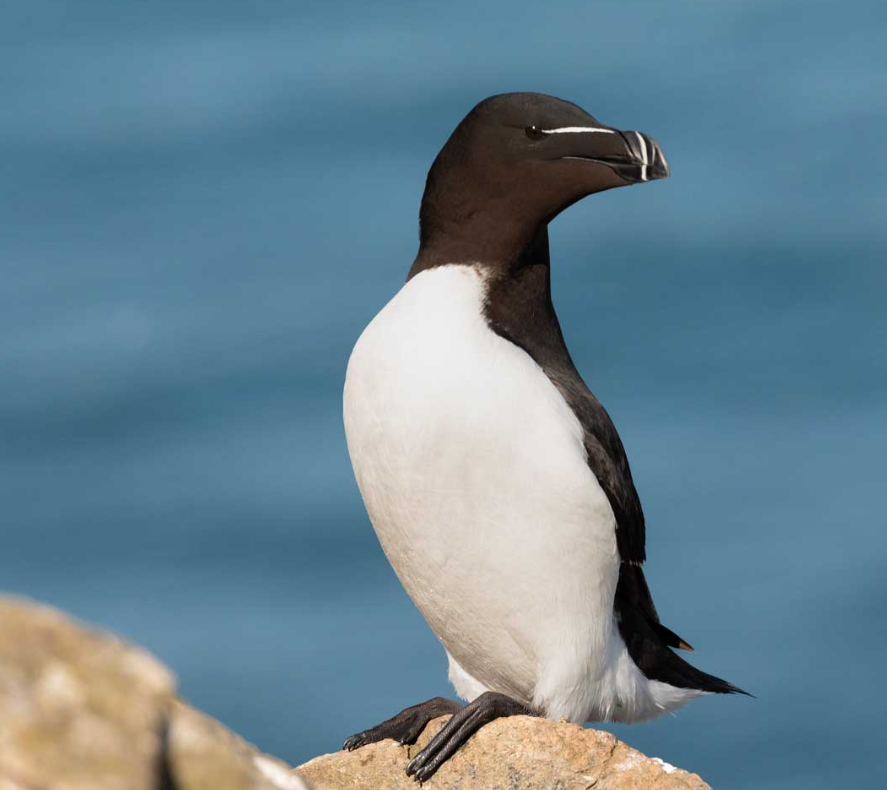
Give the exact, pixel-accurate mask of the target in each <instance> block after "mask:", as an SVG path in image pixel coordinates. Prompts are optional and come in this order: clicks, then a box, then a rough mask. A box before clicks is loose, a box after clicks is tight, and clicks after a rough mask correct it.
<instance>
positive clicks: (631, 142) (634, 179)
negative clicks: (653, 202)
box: [604, 132, 669, 184]
mask: <svg viewBox="0 0 887 790" xmlns="http://www.w3.org/2000/svg"><path fill="white" fill-rule="evenodd" d="M619 135H620V136H621V137H622V139H623V141H624V142H625V145H626V147H627V148H628V152H629V162H627V163H617V164H615V165H613V164H610V163H608V162H604V164H609V165H610V167H612V168H613V170H615V171H616V173H617V175H619V176H620V177H621V178H624V179H625V180H626V181H628V182H630V183H632V184H636V183H638V182H641V181H654V180H655V179H657V178H668V176H669V170H668V161H667V160H666V159H665V154H663V153H662V149H661V148H660V147H659V143H657V142H656V141H655V140H654V139H653V138H652V137H650V136H649V135H646V134H642V133H641V132H619Z"/></svg>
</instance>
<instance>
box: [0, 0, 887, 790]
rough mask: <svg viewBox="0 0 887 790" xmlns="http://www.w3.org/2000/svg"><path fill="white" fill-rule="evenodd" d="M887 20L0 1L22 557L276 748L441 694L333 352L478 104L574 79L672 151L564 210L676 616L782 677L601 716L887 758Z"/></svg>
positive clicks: (677, 740) (670, 738) (7, 576)
mask: <svg viewBox="0 0 887 790" xmlns="http://www.w3.org/2000/svg"><path fill="white" fill-rule="evenodd" d="M885 26H887V10H885V6H884V5H883V3H880V2H874V1H871V2H866V1H865V0H855V1H854V2H844V3H834V2H832V3H827V2H819V1H818V0H804V2H777V1H776V0H773V1H771V0H767V1H766V2H765V1H764V0H743V1H742V2H740V1H739V0H736V1H734V2H727V1H726V0H721V1H716V2H709V1H706V2H703V0H678V1H677V2H668V3H664V2H653V0H650V1H649V2H640V1H638V0H631V1H630V2H625V1H623V2H618V3H617V2H607V3H603V2H587V1H585V2H553V3H538V2H536V3H530V2H515V0H510V1H509V2H504V1H498V2H489V3H482V4H479V3H473V2H471V3H469V2H450V3H427V2H411V3H407V2H384V3H382V2H380V3H350V4H333V3H324V2H305V0H290V1H289V2H282V0H281V1H275V0H266V1H265V2H259V3H243V2H233V1H232V0H212V1H211V2H210V1H209V0H206V1H205V2H203V1H196V0H191V1H190V2H178V1H177V2H172V1H171V0H154V1H153V2H151V3H133V2H129V3H127V2H119V0H118V1H117V2H111V1H110V0H107V1H106V2H101V1H100V0H79V1H78V2H77V3H71V2H65V1H63V0H28V2H18V3H10V4H5V5H4V7H3V10H2V12H0V43H2V47H0V82H2V86H3V90H2V94H0V95H2V111H0V115H2V118H0V171H2V178H0V225H2V232H0V267H2V272H0V275H2V277H0V370H2V384H3V386H2V388H0V503H2V521H0V538H2V544H0V545H2V550H0V587H2V588H5V589H6V590H10V591H14V592H17V593H21V594H27V595H31V596H34V597H36V598H38V599H40V600H43V601H47V602H51V603H53V604H56V605H58V606H61V607H63V608H64V609H66V610H68V611H70V612H73V613H74V614H76V615H78V616H80V617H83V618H86V619H88V620H90V621H94V622H96V623H100V624H103V625H105V626H108V627H110V628H113V629H115V630H117V631H119V632H121V633H123V634H125V635H127V636H128V637H130V638H132V639H134V640H136V641H137V642H139V643H141V644H143V645H145V646H147V647H148V648H149V649H150V650H152V651H153V652H154V653H156V654H157V655H158V656H160V657H161V658H162V659H163V660H164V661H166V662H167V663H168V664H169V665H170V666H171V667H172V668H173V669H174V670H175V672H176V673H177V674H178V676H179V678H180V681H181V690H182V693H183V694H184V695H185V696H186V697H187V698H188V699H190V700H191V701H192V702H193V703H194V704H196V705H198V706H200V707H201V708H204V709H205V710H207V711H209V712H210V713H211V714H213V715H215V716H217V717H219V718H220V719H221V720H222V721H224V722H225V723H227V724H228V725H230V726H231V727H233V728H234V729H235V730H237V731H238V732H239V733H241V734H243V735H244V736H245V737H246V738H248V739H250V740H252V741H255V742H256V743H258V744H259V745H260V746H261V747H262V748H263V749H265V750H267V751H270V752H273V753H275V754H278V755H280V756H281V757H283V758H285V759H287V760H289V761H290V762H292V763H299V762H300V761H303V760H305V759H307V758H309V757H311V756H313V755H315V754H318V753H321V752H326V751H331V750H334V749H336V748H337V747H338V746H339V744H340V743H341V740H342V738H343V737H344V736H346V735H348V734H350V733H351V732H353V731H355V730H357V729H361V728H363V727H365V726H368V725H370V724H373V723H375V722H377V721H379V720H381V719H382V718H385V717H387V716H389V715H391V714H392V713H393V712H395V711H397V710H399V709H400V708H401V707H403V706H405V705H408V704H412V703H415V702H417V701H419V700H422V699H426V698H428V697H431V696H434V695H437V694H449V693H450V689H449V687H448V685H447V681H446V669H445V660H444V655H443V650H442V649H441V647H440V646H439V644H438V643H437V641H436V640H435V638H434V636H433V635H432V633H431V632H430V631H429V629H428V628H427V626H426V625H425V624H424V622H423V620H422V619H421V617H420V616H419V615H418V613H417V612H416V610H415V609H414V608H413V606H412V604H411V603H410V601H409V600H408V598H407V597H406V595H405V594H404V592H403V591H402V589H401V588H400V585H399V584H398V582H397V580H396V578H395V576H394V574H393V573H392V572H391V570H390V569H389V567H388V565H387V563H386V561H385V558H384V556H383V554H382V552H381V550H380V549H379V547H378V545H377V543H376V540H375V537H374V534H373V532H372V529H371V527H370V525H369V523H368V521H367V518H366V516H365V513H364V511H363V508H362V505H361V501H360V498H359V495H358V492H357V489H356V486H355V484H354V480H353V478H352V474H351V469H350V465H349V462H348V458H347V454H346V449H345V443H344V437H343V431H342V426H341V400H340V398H341V388H342V381H343V376H344V370H345V365H346V361H347V358H348V354H349V351H350V349H351V347H352V345H353V343H354V341H355V339H356V338H357V336H358V334H359V333H360V331H361V329H362V328H363V327H364V326H365V325H366V323H367V322H368V321H369V319H370V318H371V317H372V316H373V315H374V314H375V312H376V311H378V310H379V308H380V307H381V306H382V305H383V304H384V303H385V302H386V301H387V300H388V299H389V298H390V297H391V296H392V294H394V292H395V291H396V290H397V288H398V287H399V286H400V284H401V283H402V281H403V278H404V275H405V273H406V270H407V268H408V267H409V265H410V263H411V260H412V257H413V255H414V253H415V249H416V241H417V222H416V214H417V210H418V201H419V196H420V194H421V190H422V186H423V179H424V176H425V172H426V170H427V167H428V165H429V163H430V162H431V160H432V158H433V157H434V155H435V153H436V152H437V150H438V148H439V147H440V145H441V144H442V143H443V141H444V140H445V139H446V136H447V135H448V134H449V132H450V130H451V128H452V127H453V125H454V124H455V123H456V122H457V121H458V120H459V119H460V118H461V117H462V115H463V114H464V113H465V112H466V111H467V110H468V109H470V107H471V106H472V105H473V104H474V103H475V102H476V101H477V100H479V99H481V98H483V97H484V96H486V95H488V94H491V93H495V92H500V91H506V90H539V91H544V92H548V93H553V94H555V95H559V96H562V97H565V98H569V99H571V100H573V101H575V102H577V103H579V104H580V105H582V106H583V107H585V108H586V109H588V110H590V111H591V112H592V113H594V114H595V115H597V116H598V117H599V118H600V119H601V120H603V121H605V122H606V123H609V124H613V125H616V126H621V127H623V128H630V129H640V130H643V131H646V132H649V133H650V134H652V135H653V136H655V137H656V138H657V139H658V140H659V142H660V143H661V144H662V146H663V148H664V150H665V151H666V154H667V156H668V158H669V160H670V162H671V165H672V169H673V178H672V179H671V180H669V181H666V182H658V183H655V184H652V185H648V186H643V187H638V188H634V189H623V190H617V191H613V192H609V193H607V194H605V195H599V196H596V197H593V198H590V199H588V200H587V201H584V202H582V203H580V204H579V205H577V206H575V207H574V208H572V209H570V210H569V211H568V212H567V213H566V214H565V215H564V216H563V217H561V218H559V219H558V220H557V221H556V222H555V223H554V224H553V226H552V229H551V238H552V257H553V262H554V266H553V276H554V291H555V293H554V297H555V303H556V305H557V308H558V310H559V314H560V316H561V320H562V323H563V325H564V330H565V333H566V336H567V340H568V342H569V344H570V347H571V349H572V351H573V354H574V357H575V358H576V361H577V364H578V366H579V368H580V370H581V371H582V372H583V374H584V375H585V377H586V379H587V380H588V381H589V383H590V384H591V386H592V388H593V389H594V391H595V392H596V393H597V395H598V396H599V397H600V398H601V400H602V401H603V402H604V403H605V404H606V405H607V406H608V408H609V410H610V412H611V414H612V415H613V417H614V420H615V421H616V424H617V426H618V427H619V430H620V432H621V434H622V437H623V439H624V441H625V444H626V446H627V448H628V452H629V456H630V458H631V461H632V466H633V470H634V473H635V478H636V481H637V483H638V487H639V489H640V492H641V496H642V500H643V503H644V506H645V509H646V512H647V516H648V523H649V527H648V530H649V541H648V549H649V557H650V560H649V564H648V568H649V570H648V578H649V580H650V584H651V586H652V589H653V591H654V595H655V598H656V601H657V604H658V606H659V609H660V612H661V614H662V615H663V620H664V621H665V622H666V623H667V624H668V625H669V626H671V627H673V628H674V629H675V630H676V631H678V632H679V633H680V634H681V635H683V636H685V637H686V638H687V639H688V640H689V641H690V642H691V643H693V644H694V645H695V646H696V647H697V652H696V654H695V656H694V660H695V662H696V663H697V664H698V665H699V666H700V667H702V668H704V669H706V670H709V671H712V672H715V673H716V674H719V675H722V676H724V677H726V678H728V679H730V680H732V681H734V682H735V683H737V684H739V685H741V686H743V687H745V688H747V689H749V690H750V691H752V692H754V693H755V694H756V695H757V699H755V700H751V699H747V698H714V699H705V700H700V701H697V702H695V703H693V704H692V705H691V706H689V707H688V708H687V709H685V710H683V711H681V712H680V713H679V714H678V715H677V716H676V717H666V718H665V719H664V720H661V721H658V722H655V723H651V724H647V725H640V726H636V727H633V728H626V727H614V728H612V729H613V730H614V731H615V732H617V734H618V735H619V736H620V737H623V738H625V739H627V740H628V741H629V742H630V743H631V744H633V745H635V746H637V747H638V748H640V749H642V750H644V751H646V752H647V753H650V754H654V755H659V756H661V757H663V758H665V759H666V760H668V761H670V762H673V763H675V764H677V765H680V766H682V767H686V768H689V769H692V770H695V771H698V772H700V773H701V774H702V775H703V776H704V777H705V778H706V779H707V780H708V781H709V782H711V783H712V784H713V785H714V786H715V787H716V788H719V790H728V789H735V790H738V789H740V788H755V790H764V789H765V788H774V789H775V788H779V790H789V789H791V788H805V790H815V789H817V788H834V787H842V786H855V785H857V784H859V785H861V786H874V784H879V783H880V781H881V780H882V779H883V776H884V773H885V771H887V751H885V750H884V748H883V738H884V727H883V718H884V709H885V703H887V699H885V696H887V695H885V692H884V688H883V676H884V656H885V654H887V627H885V625H887V623H885V602H887V595H885V592H887V583H885V570H887V555H885V550H887V530H885V526H887V525H885V515H884V514H885V510H887V495H885V491H887V485H885V460H887V459H885V437H887V351H885V340H887V309H885V308H887V270H885V253H887V223H885V216H887V189H885V181H887V156H885V146H884V143H885V139H887V54H885V53H887V47H885V46H884V30H885ZM878 777H880V779H878Z"/></svg>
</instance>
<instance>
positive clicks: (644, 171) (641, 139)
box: [635, 132, 649, 181]
mask: <svg viewBox="0 0 887 790" xmlns="http://www.w3.org/2000/svg"><path fill="white" fill-rule="evenodd" d="M635 135H637V138H638V142H639V143H640V144H641V156H642V157H643V164H642V165H641V181H646V180H647V162H648V161H649V160H648V158H647V142H646V140H644V136H643V135H642V134H640V133H638V132H635Z"/></svg>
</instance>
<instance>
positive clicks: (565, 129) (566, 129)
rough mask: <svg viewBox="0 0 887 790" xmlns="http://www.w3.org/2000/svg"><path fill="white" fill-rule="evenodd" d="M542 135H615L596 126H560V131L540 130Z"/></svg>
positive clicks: (611, 131)
mask: <svg viewBox="0 0 887 790" xmlns="http://www.w3.org/2000/svg"><path fill="white" fill-rule="evenodd" d="M539 131H540V132H542V134H576V133H577V132H598V133H599V134H616V132H614V131H613V130H612V129H600V128H598V127H597V126H561V127H560V129H540V130H539Z"/></svg>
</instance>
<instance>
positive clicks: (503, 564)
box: [344, 93, 745, 782]
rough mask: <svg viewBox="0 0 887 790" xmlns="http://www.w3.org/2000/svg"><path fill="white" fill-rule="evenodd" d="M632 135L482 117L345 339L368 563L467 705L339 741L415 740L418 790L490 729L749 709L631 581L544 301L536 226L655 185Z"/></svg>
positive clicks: (561, 120)
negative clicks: (382, 569) (724, 703)
mask: <svg viewBox="0 0 887 790" xmlns="http://www.w3.org/2000/svg"><path fill="white" fill-rule="evenodd" d="M668 174H669V168H668V164H667V162H666V159H665V156H664V155H663V153H662V150H661V149H660V147H659V145H658V144H657V143H656V142H655V141H654V140H653V139H652V138H651V137H649V136H648V135H646V134H642V133H640V132H633V131H620V130H619V129H616V128H614V127H611V126H607V125H606V124H603V123H601V122H600V121H598V120H597V119H596V118H594V117H592V116H591V115H589V114H588V113H587V112H585V111H584V110H582V109H581V108H580V107H578V106H577V105H575V104H572V103H570V102H567V101H563V100H561V99H557V98H554V97H552V96H547V95H544V94H539V93H506V94H500V95H497V96H492V97H490V98H488V99H485V100H484V101H482V102H481V103H480V104H478V105H477V106H476V107H475V108H474V109H473V110H471V112H470V113H468V115H467V116H466V117H465V118H464V120H463V121H462V122H461V123H460V124H459V125H458V126H457V127H456V129H455V131H454V132H453V133H452V135H451V136H450V138H449V139H448V140H447V142H446V144H445V145H444V147H443V148H442V149H441V151H440V153H439V154H438V156H437V158H436V159H435V160H434V163H433V165H432V166H431V170H430V171H429V173H428V179H427V182H426V185H425V192H424V194H423V196H422V204H421V210H420V245H419V252H418V255H417V257H416V259H415V261H414V263H413V265H412V268H411V269H410V270H409V275H408V277H407V281H406V283H405V285H404V286H403V287H402V288H401V290H400V291H399V292H398V293H397V294H396V295H395V297H394V298H393V299H392V300H391V301H390V302H389V303H388V304H387V305H386V306H385V308H384V309H383V310H382V311H381V312H380V313H379V314H378V315H377V316H376V317H375V318H374V319H373V320H372V322H371V323H370V324H369V326H368V327H367V328H366V329H365V330H364V332H363V333H362V334H361V336H360V339H359V340H358V341H357V344H356V345H355V347H354V351H353V352H352V354H351V359H350V361H349V363H348V371H347V375H346V380H345V392H344V421H345V431H346V435H347V440H348V451H349V454H350V456H351V462H352V464H353V466H354V472H355V476H356V478H357V483H358V486H359V488H360V491H361V494H362V496H363V500H364V503H365V504H366V508H367V511H368V513H369V516H370V520H371V521H372V523H373V526H374V528H375V530H376V534H377V535H378V537H379V541H380V543H381V545H382V548H383V549H384V551H385V554H386V556H387V557H388V560H389V561H390V562H391V565H392V567H393V568H394V571H395V572H396V573H397V576H398V578H399V579H400V581H401V583H402V584H403V586H404V588H405V589H406V591H407V593H409V595H410V597H411V598H412V600H413V602H414V603H415V604H416V606H417V607H418V608H419V611H421V612H422V614H423V615H424V617H425V619H426V620H427V621H428V624H429V625H430V626H431V628H432V630H433V631H434V633H435V634H436V635H437V637H438V638H439V639H440V641H441V642H442V643H443V646H444V648H445V649H446V652H447V657H448V659H449V678H450V681H451V682H452V684H453V686H454V688H455V690H456V693H457V694H458V695H459V697H461V698H462V699H464V700H466V701H467V703H468V704H466V705H465V706H464V707H463V706H461V705H460V704H458V703H456V702H454V701H451V700H447V699H443V698H440V697H438V698H435V699H432V700H429V701H427V702H424V703H421V704H419V705H415V706H413V707H410V708H407V709H406V710H404V711H402V712H401V713H398V714H397V715H396V716H394V717H393V718H391V719H388V720H387V721H385V722H383V723H381V724H379V725H378V726H376V727H373V728H371V729H369V730H366V731H364V732H360V733H358V734H356V735H353V736H352V737H350V738H348V740H346V741H345V744H344V747H345V748H346V749H349V750H350V749H355V748H358V747H360V746H363V745H365V744H368V743H372V742H374V741H378V740H381V739H383V738H394V739H396V740H398V741H400V742H401V743H414V742H415V740H416V738H417V737H418V735H419V733H420V732H421V731H422V729H423V728H424V727H425V725H426V724H427V723H428V721H430V720H431V719H432V718H434V717H436V716H439V715H441V714H445V713H449V714H453V715H452V717H451V718H450V720H449V721H448V722H447V724H446V725H445V726H444V727H443V728H442V729H441V731H440V732H439V733H438V734H437V735H436V736H435V737H434V738H433V739H432V741H431V742H430V743H429V744H428V746H426V747H425V748H424V749H423V750H422V751H421V752H419V754H418V755H417V756H416V757H415V758H414V759H413V760H412V762H411V763H410V764H409V766H408V767H407V774H409V775H411V776H413V777H414V778H415V779H417V780H419V781H420V782H421V781H424V780H426V779H428V778H429V777H430V776H432V775H433V774H434V772H435V771H436V770H437V769H438V768H439V767H440V766H441V765H442V764H443V763H444V762H445V761H446V760H447V759H448V758H449V757H450V756H451V755H452V754H453V753H454V752H456V750H457V749H458V748H459V747H460V746H461V745H462V744H464V743H465V741H466V740H468V738H469V737H470V736H471V735H472V734H473V733H474V732H476V731H477V730H478V729H479V728H480V727H482V726H483V725H484V724H486V723H487V722H490V721H492V720H493V719H495V718H498V717H501V716H511V715H515V714H527V715H535V716H545V717H547V718H550V719H566V720H568V721H571V722H576V723H584V722H587V721H618V722H639V721H645V720H647V719H651V718H654V717H656V716H659V715H661V714H663V713H666V712H668V711H672V710H675V709H676V708H679V707H680V706H682V705H683V704H685V703H686V702H687V701H688V700H690V699H692V698H694V697H699V696H701V695H704V694H710V693H720V694H729V693H745V692H743V691H742V690H741V689H739V688H737V687H736V686H734V685H732V684H730V683H728V682H726V681H725V680H721V679H720V678H717V677H714V676H713V675H709V674H706V673H705V672H702V671H700V670H698V669H696V668H695V667H693V666H691V665H690V664H688V663H687V662H686V661H684V660H683V659H682V658H680V657H679V656H678V655H677V654H675V653H674V652H673V651H672V648H681V649H685V650H692V648H691V647H690V646H689V645H688V644H687V643H686V642H685V641H684V640H683V639H681V638H680V637H679V636H678V635H677V634H675V633H674V632H673V631H671V630H669V629H668V628H666V627H665V626H664V625H663V624H662V623H661V622H660V620H659V615H658V614H657V612H656V608H655V606H654V605H653V600H652V598H651V596H650V590H649V588H648V586H647V583H646V580H645V579H644V572H643V569H642V565H643V563H644V560H645V559H646V554H645V536H644V531H645V526H644V513H643V510H642V509H641V503H640V499H639V498H638V494H637V491H636V490H635V486H634V483H633V481H632V477H631V470H630V468H629V464H628V459H627V457H626V454H625V449H624V448H623V446H622V441H621V440H620V438H619V434H618V433H617V432H616V428H615V427H614V425H613V422H612V421H611V419H610V417H609V415H608V414H607V412H606V411H605V409H604V407H603V406H602V405H601V404H600V402H599V401H598V400H597V398H595V396H594V395H593V394H592V393H591V391H590V390H589V389H588V387H587V386H586V384H585V382H584V381H583V380H582V378H581V376H580V375H579V372H578V371H577V370H576V366H575V365H574V364H573V360H572V359H571V357H570V353H569V351H567V347H566V344H565V343H564V338H563V334H562V333H561V328H560V324H559V323H558V319H557V316H556V314H555V312H554V307H553V305H552V301H551V288H550V265H549V251H548V223H549V222H551V220H552V219H554V217H556V216H557V215H558V214H559V213H560V212H561V211H563V210H564V209H565V208H567V207H568V206H570V205H572V204H573V203H575V202H576V201H577V200H580V199H581V198H583V197H585V196H586V195H591V194H593V193H595V192H603V191H604V190H607V189H612V188H614V187H621V186H627V185H629V184H637V183H641V182H645V181H652V180H655V179H660V178H666V177H667V176H668Z"/></svg>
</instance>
